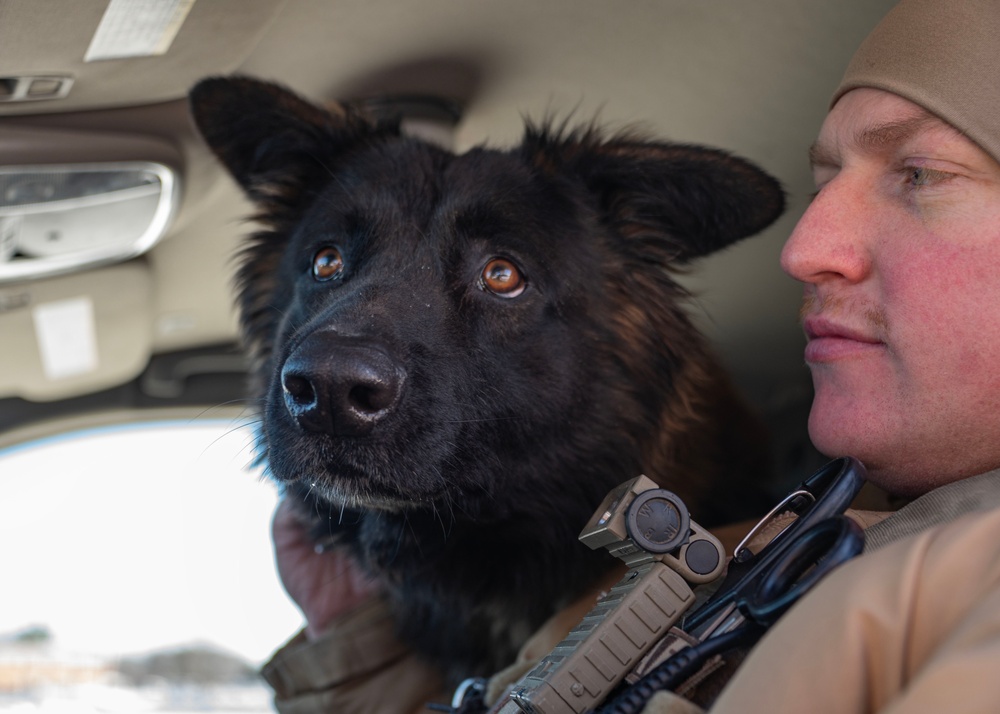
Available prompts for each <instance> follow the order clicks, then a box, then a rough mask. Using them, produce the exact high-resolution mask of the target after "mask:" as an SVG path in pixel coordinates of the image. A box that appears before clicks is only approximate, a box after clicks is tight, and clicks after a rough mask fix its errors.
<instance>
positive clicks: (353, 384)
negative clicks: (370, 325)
mask: <svg viewBox="0 0 1000 714" xmlns="http://www.w3.org/2000/svg"><path fill="white" fill-rule="evenodd" d="M405 381H406V370H405V369H404V368H403V366H402V365H401V364H400V363H399V362H398V361H396V360H395V359H394V358H393V357H391V356H390V355H389V353H388V351H387V350H385V349H384V348H382V347H381V346H380V345H377V344H375V343H373V342H371V341H369V340H365V339H361V338H357V337H345V336H342V335H338V334H337V333H334V332H329V331H321V332H314V333H313V334H311V335H309V337H307V338H306V339H305V340H304V341H303V342H302V343H301V344H300V345H299V346H298V347H297V348H296V349H295V350H294V351H293V352H292V353H291V354H290V355H289V356H288V359H287V360H286V361H285V364H284V365H283V366H282V368H281V388H282V395H283V397H284V401H285V407H286V409H287V410H288V413H289V414H290V415H291V416H292V418H293V419H294V420H295V422H296V423H297V424H298V425H299V427H301V428H302V429H303V430H305V431H309V432H314V433H320V434H329V435H331V436H363V435H365V434H368V433H370V432H371V430H372V429H373V428H374V427H375V425H376V424H377V423H378V422H379V421H381V420H383V419H385V418H386V417H387V416H389V415H390V414H392V413H393V412H394V411H395V409H396V407H397V406H398V405H399V401H400V397H401V396H402V393H403V385H404V383H405Z"/></svg>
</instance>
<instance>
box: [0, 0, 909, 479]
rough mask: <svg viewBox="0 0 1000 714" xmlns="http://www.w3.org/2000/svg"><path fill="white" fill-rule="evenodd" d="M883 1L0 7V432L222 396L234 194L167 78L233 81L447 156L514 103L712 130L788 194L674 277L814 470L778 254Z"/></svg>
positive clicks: (241, 207)
mask: <svg viewBox="0 0 1000 714" xmlns="http://www.w3.org/2000/svg"><path fill="white" fill-rule="evenodd" d="M891 4H892V1H891V0H838V1H837V2H830V0H758V2H744V1H743V0H708V1H705V2H689V1H688V0H630V1H629V2H626V3H622V2H609V1H608V0H548V1H546V2H541V3H539V2H527V1H525V0H482V1H480V2H475V3H469V2H460V1H459V0H423V1H422V2H419V3H414V2H401V1H400V0H160V1H159V2H143V1H142V0H111V1H110V2H109V0H72V2H70V1H69V0H58V1H55V2H44V3H40V2H37V1H36V0H3V2H0V345H2V347H0V448H2V447H7V446H11V445H15V444H19V443H23V442H26V441H30V440H33V439H38V438H41V437H44V436H50V435H53V434H59V433H62V432H66V431H70V430H73V429H79V428H81V427H85V426H95V425H104V424H117V423H124V422H130V421H142V420H150V419H156V418H162V417H164V416H173V417H178V418H196V417H197V416H198V415H201V414H204V413H205V410H206V408H210V409H212V410H213V412H212V413H213V415H214V416H219V415H220V414H232V415H238V414H241V413H243V410H244V409H245V406H246V405H245V403H244V389H245V380H244V374H245V363H244V360H243V358H242V356H241V351H240V347H239V339H238V334H237V324H236V318H235V313H234V309H233V297H232V280H231V276H232V274H233V271H234V256H235V254H236V252H237V250H238V246H239V242H240V238H241V236H242V235H243V234H245V233H246V232H248V231H249V230H250V225H249V223H248V216H250V214H251V213H252V209H251V207H250V205H249V204H248V203H247V202H246V201H245V200H244V199H243V198H242V196H241V194H240V192H239V190H238V189H237V187H236V185H235V183H234V182H233V181H232V180H231V179H230V178H229V177H228V175H226V174H225V173H224V171H223V169H222V168H221V167H220V166H219V165H218V164H217V163H216V161H215V159H214V158H213V156H212V155H211V154H210V152H209V151H208V149H207V148H206V147H205V146H204V144H203V143H202V142H201V140H200V139H199V137H198V136H197V134H196V132H195V129H194V127H193V124H192V121H191V119H190V117H189V114H188V109H187V102H186V93H187V91H188V90H189V88H190V87H191V86H192V85H193V84H194V83H195V82H197V81H198V80H199V79H201V78H203V77H206V76H210V75H219V74H230V73H243V74H248V75H252V76H256V77H260V78H264V79H269V80H274V81H277V82H280V83H283V84H286V85H288V86H290V87H291V88H293V89H294V90H296V91H298V92H299V93H301V94H303V95H305V96H307V97H309V98H311V99H313V100H316V101H326V100H354V101H359V102H363V103H365V104H367V105H368V106H369V108H370V109H371V110H372V111H375V112H388V113H396V114H399V115H400V116H402V117H403V120H404V126H405V127H407V128H408V130H410V131H413V132H414V133H418V134H422V135H424V136H428V137H429V138H431V139H433V140H435V141H439V142H442V143H444V144H446V145H447V146H449V147H451V148H452V149H454V150H455V151H458V152H461V151H463V150H466V149H468V148H469V147H471V146H474V145H478V144H483V143H486V144H489V145H492V146H504V145H508V144H512V143H514V142H516V141H517V140H518V139H519V138H520V135H521V132H522V130H523V123H524V118H525V117H530V118H536V119H537V118H542V117H546V116H557V117H566V116H573V117H575V118H580V119H581V120H589V119H590V118H594V117H596V118H597V119H598V122H599V123H600V124H601V125H603V126H607V127H609V128H611V129H616V128H624V127H637V128H638V129H639V130H640V131H642V132H643V133H645V134H648V135H650V136H654V137H658V138H663V139H668V140H675V141H681V142H689V143H700V144H707V145H711V146H716V147H721V148H723V149H726V150H729V151H732V152H734V153H736V154H739V155H741V156H744V157H746V158H748V159H750V160H752V161H754V162H756V163H758V164H759V165H761V166H762V167H763V168H765V169H766V170H767V171H769V172H771V173H772V174H773V175H775V176H777V177H778V178H779V179H780V181H781V182H782V184H783V186H784V187H785V190H786V192H787V196H788V209H787V212H786V213H785V215H784V216H783V218H782V219H780V220H779V221H778V222H777V223H775V224H774V225H773V226H772V227H770V228H769V229H768V230H767V231H766V232H765V233H763V234H762V235H760V236H758V237H754V238H752V239H749V240H746V241H744V242H742V243H740V244H738V245H736V246H734V247H732V248H730V249H728V250H726V251H724V252H722V253H721V254H718V255H715V256H712V257H710V258H708V259H705V260H703V261H701V262H700V263H698V264H696V265H695V266H694V267H693V269H692V270H691V271H690V273H689V274H687V275H685V276H684V277H683V281H684V283H685V284H686V285H687V286H688V287H689V288H690V289H691V291H692V293H693V295H694V297H693V299H692V303H691V307H692V310H693V311H694V312H695V314H696V315H697V318H698V322H699V324H700V325H701V327H702V328H703V329H704V330H705V332H707V333H708V335H709V336H710V337H711V339H712V341H713V342H714V344H715V345H716V347H717V349H718V350H719V352H720V353H721V354H722V356H723V358H724V360H725V362H726V364H727V365H728V367H729V368H730V369H731V371H732V373H733V375H734V376H735V378H736V380H737V382H738V384H739V385H740V387H741V388H742V390H743V391H744V393H745V394H746V396H747V398H748V399H749V400H750V401H751V403H752V404H753V405H754V406H755V407H756V409H757V410H758V411H759V412H760V413H761V414H762V416H763V417H764V419H765V420H766V422H767V423H768V425H769V426H770V427H771V430H772V434H773V440H774V446H775V454H776V469H775V472H776V474H778V475H779V478H786V477H787V479H788V480H790V481H795V480H797V479H801V478H802V477H804V476H805V475H807V474H808V472H809V470H810V468H811V466H812V464H813V463H814V461H813V459H814V458H815V457H814V455H812V454H811V453H810V450H809V447H808V439H807V437H806V434H805V415H806V413H807V410H808V404H809V399H810V383H809V378H808V374H807V372H806V370H805V367H804V365H803V361H802V347H803V338H802V335H801V332H800V328H799V326H798V324H797V317H796V315H797V310H798V303H799V287H798V286H797V285H796V284H795V283H794V282H793V281H792V280H790V279H789V278H787V277H786V276H784V275H783V274H782V272H781V270H780V268H779V265H778V256H779V252H780V250H781V246H782V244H783V242H784V240H785V238H786V237H787V235H788V234H789V232H790V231H791V229H792V227H793V226H794V224H795V221H796V219H797V218H798V216H799V215H801V213H802V211H803V210H804V208H805V206H806V204H807V201H808V200H809V195H810V192H811V190H812V181H811V176H810V171H809V166H808V162H807V159H806V152H807V149H808V147H809V145H810V143H811V142H812V140H813V139H814V137H815V135H816V132H817V130H818V128H819V125H820V123H821V121H822V118H823V116H824V114H825V110H826V108H827V102H828V99H829V96H830V93H831V92H832V90H833V88H834V87H835V85H836V83H837V81H838V79H839V77H840V73H841V71H842V68H843V67H844V66H845V64H846V61H847V59H848V57H849V56H850V54H851V53H852V52H853V50H854V49H855V47H856V46H857V45H858V43H859V42H860V41H861V40H862V39H863V37H864V36H865V35H866V34H867V32H868V31H869V29H870V28H871V27H872V26H873V25H874V24H875V22H876V21H877V20H878V18H880V17H881V16H882V15H883V14H884V13H885V11H886V10H887V9H888V8H889V7H890V6H891Z"/></svg>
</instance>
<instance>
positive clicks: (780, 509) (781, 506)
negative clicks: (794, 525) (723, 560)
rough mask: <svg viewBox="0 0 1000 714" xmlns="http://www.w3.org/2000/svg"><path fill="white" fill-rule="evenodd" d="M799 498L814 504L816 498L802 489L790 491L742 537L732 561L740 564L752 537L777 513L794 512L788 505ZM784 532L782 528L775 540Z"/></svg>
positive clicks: (734, 550) (734, 551)
mask: <svg viewBox="0 0 1000 714" xmlns="http://www.w3.org/2000/svg"><path fill="white" fill-rule="evenodd" d="M799 496H805V497H806V498H808V499H809V503H815V501H816V497H815V496H813V495H812V494H811V493H809V492H808V491H805V490H802V489H800V490H798V491H792V492H791V493H790V494H788V495H787V496H785V497H784V498H783V499H781V502H780V503H778V505H777V506H775V507H774V508H772V509H771V510H770V511H768V512H767V515H765V516H764V517H763V518H761V519H760V520H759V521H757V525H755V526H754V527H753V528H751V529H750V532H749V533H747V534H746V535H745V536H744V537H743V540H741V541H740V543H739V545H737V546H736V548H734V549H733V561H735V562H737V563H742V562H743V561H744V560H745V558H744V555H743V554H744V551H746V547H747V544H748V543H749V542H750V541H751V540H753V538H754V536H755V535H757V534H758V533H760V532H761V531H762V530H763V529H764V527H765V526H766V525H767V524H768V523H770V522H771V521H773V520H774V518H775V517H776V516H777V515H778V514H779V513H784V512H785V511H788V510H791V511H795V510H796V509H794V508H791V509H790V508H788V504H790V503H791V502H792V501H793V500H795V499H796V498H798V497H799ZM788 525H791V523H789V524H788ZM787 527H788V526H785V528H787ZM784 532H785V529H784V528H783V529H782V530H781V532H780V533H778V534H777V535H775V538H777V537H778V535H781V533H784ZM772 540H774V539H773V538H772Z"/></svg>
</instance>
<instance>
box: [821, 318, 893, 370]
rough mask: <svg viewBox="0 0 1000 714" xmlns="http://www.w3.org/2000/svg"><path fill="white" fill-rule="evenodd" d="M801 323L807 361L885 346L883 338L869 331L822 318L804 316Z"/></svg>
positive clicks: (842, 357) (861, 352)
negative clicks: (805, 342) (804, 333)
mask: <svg viewBox="0 0 1000 714" xmlns="http://www.w3.org/2000/svg"><path fill="white" fill-rule="evenodd" d="M802 326H803V328H804V329H805V332H806V338H807V339H808V344H806V351H805V359H806V362H808V363H810V364H813V363H818V362H832V361H834V360H838V359H844V358H847V357H854V356H858V355H861V354H865V353H867V352H870V351H871V350H873V349H880V348H882V347H883V346H884V343H883V342H882V340H881V339H879V338H878V337H876V336H875V335H873V334H872V331H871V330H865V329H862V328H856V327H852V326H849V325H845V324H842V323H839V322H835V321H833V320H830V319H827V318H824V317H819V316H812V317H806V318H805V319H804V320H803V321H802Z"/></svg>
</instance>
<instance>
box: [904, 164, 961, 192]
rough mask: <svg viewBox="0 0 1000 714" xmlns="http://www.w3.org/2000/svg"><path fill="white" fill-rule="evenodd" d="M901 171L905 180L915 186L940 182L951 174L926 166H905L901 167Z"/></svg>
mask: <svg viewBox="0 0 1000 714" xmlns="http://www.w3.org/2000/svg"><path fill="white" fill-rule="evenodd" d="M903 173H904V176H905V178H906V182H907V183H908V184H909V185H910V186H913V187H915V188H920V187H922V186H931V185H933V184H937V183H941V182H942V181H946V180H948V179H949V178H951V176H952V174H949V173H945V172H944V171H935V170H934V169H929V168H927V167H926V166H907V167H906V168H905V169H903Z"/></svg>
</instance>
